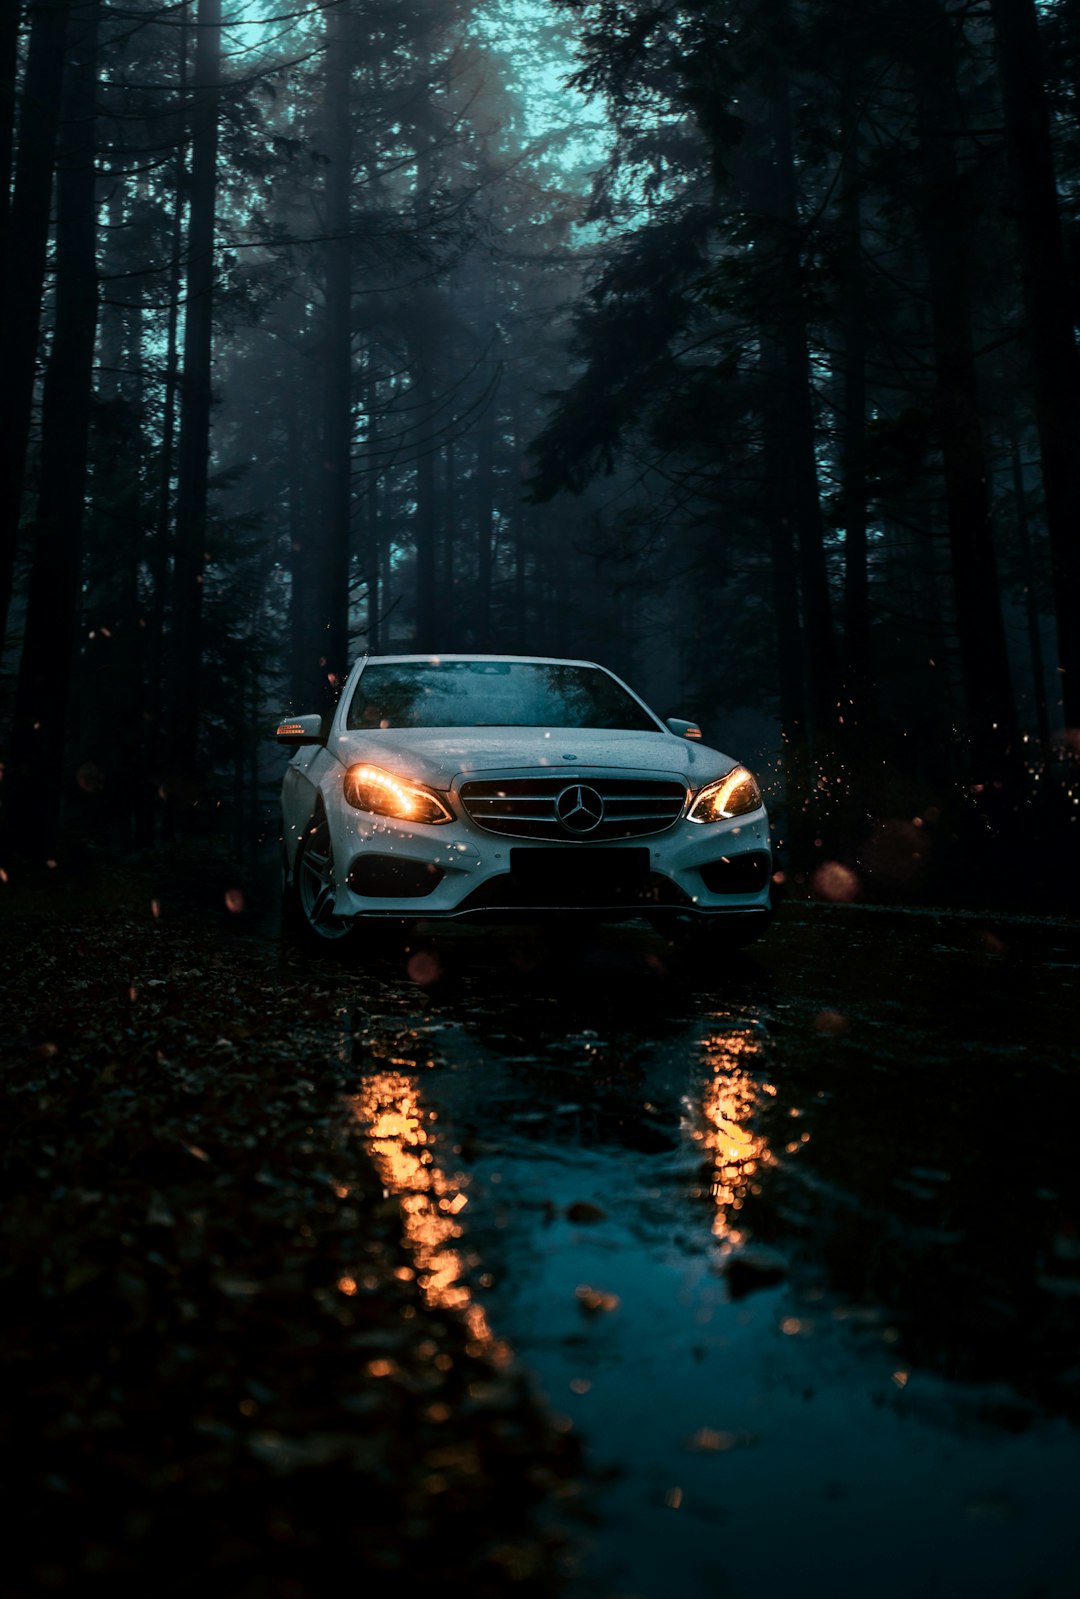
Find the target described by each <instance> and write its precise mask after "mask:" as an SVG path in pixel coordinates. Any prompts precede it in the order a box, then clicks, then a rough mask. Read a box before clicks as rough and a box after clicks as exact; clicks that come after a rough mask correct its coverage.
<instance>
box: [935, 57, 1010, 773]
mask: <svg viewBox="0 0 1080 1599" xmlns="http://www.w3.org/2000/svg"><path fill="white" fill-rule="evenodd" d="M919 114H920V123H921V129H920V135H919V154H920V164H921V171H922V203H921V211H922V229H923V243H924V247H925V250H926V259H927V267H928V275H929V287H930V307H931V321H932V328H933V340H934V354H935V360H936V369H937V391H936V412H937V424H938V431H939V436H940V440H941V454H942V466H943V470H944V477H945V502H946V509H947V515H948V523H949V549H950V554H951V558H952V573H953V588H954V594H955V601H956V626H957V634H958V639H959V647H960V667H961V678H962V681H963V686H964V704H965V710H966V713H967V721H968V727H969V731H970V734H971V740H972V754H973V757H974V761H975V768H974V770H973V775H974V776H975V777H976V778H977V779H978V780H979V781H981V782H983V783H991V782H996V781H1001V780H1003V779H1004V777H1005V775H1006V772H1007V769H1008V758H1009V757H1008V751H1009V749H1010V748H1012V749H1013V750H1014V751H1015V747H1016V719H1015V711H1014V708H1013V692H1012V681H1011V677H1010V673H1009V658H1008V651H1007V646H1006V638H1005V624H1004V620H1003V617H1002V610H1001V596H1000V590H999V587H998V577H997V560H996V556H995V552H994V538H993V527H992V521H991V506H990V491H989V470H988V463H987V458H986V451H985V446H984V443H983V438H982V430H981V427H980V424H979V389H978V381H977V374H976V368H975V353H974V342H973V337H972V331H971V328H972V308H971V285H970V279H969V265H968V239H967V228H966V225H965V215H964V199H965V196H964V188H963V184H962V181H961V176H960V172H959V169H958V163H957V155H956V141H955V135H954V133H953V128H954V127H955V125H956V122H955V117H956V113H955V107H954V102H953V96H952V93H951V91H950V86H949V85H947V84H945V83H944V82H942V81H940V79H939V80H938V81H936V82H935V81H934V80H933V79H931V82H930V83H929V85H928V86H927V87H926V88H925V89H924V91H923V94H922V96H921V97H920V105H919Z"/></svg>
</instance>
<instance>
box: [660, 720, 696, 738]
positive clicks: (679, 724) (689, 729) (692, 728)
mask: <svg viewBox="0 0 1080 1599" xmlns="http://www.w3.org/2000/svg"><path fill="white" fill-rule="evenodd" d="M667 725H668V726H669V727H670V729H671V731H672V732H673V733H674V734H675V737H676V738H700V737H701V729H700V727H699V726H698V725H697V723H696V722H684V721H683V719H682V717H681V716H669V717H668V719H667Z"/></svg>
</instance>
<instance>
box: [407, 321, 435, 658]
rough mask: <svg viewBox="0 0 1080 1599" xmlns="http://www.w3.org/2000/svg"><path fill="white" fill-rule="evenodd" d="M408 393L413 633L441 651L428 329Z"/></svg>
mask: <svg viewBox="0 0 1080 1599" xmlns="http://www.w3.org/2000/svg"><path fill="white" fill-rule="evenodd" d="M413 360H414V365H413V386H412V391H411V392H412V394H413V396H414V403H415V407H416V416H417V417H418V419H419V420H418V422H417V428H418V444H417V449H418V451H419V453H418V455H417V460H416V516H415V520H414V532H415V536H416V630H415V642H416V648H417V649H419V650H434V649H441V648H442V642H441V639H440V637H439V623H438V611H437V594H436V582H435V575H436V565H435V556H436V544H437V542H438V540H437V533H436V529H437V521H436V503H435V493H436V491H435V440H434V436H433V435H434V425H433V415H432V413H433V409H434V383H433V380H432V371H431V347H430V329H429V328H427V327H426V326H425V327H424V328H423V329H422V330H421V332H420V334H419V337H418V339H417V341H416V346H415V354H414V357H413Z"/></svg>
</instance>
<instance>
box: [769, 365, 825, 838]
mask: <svg viewBox="0 0 1080 1599" xmlns="http://www.w3.org/2000/svg"><path fill="white" fill-rule="evenodd" d="M763 376H764V379H765V394H764V418H763V452H762V468H763V478H764V489H765V496H764V498H765V509H766V513H767V515H768V524H769V539H770V557H771V567H772V598H773V621H774V623H775V627H776V667H777V685H778V689H779V700H780V734H781V739H782V741H783V759H784V790H785V795H786V799H787V811H788V837H789V840H790V842H791V846H792V853H793V855H794V857H795V859H796V860H797V861H799V862H800V863H802V862H804V861H805V858H806V855H807V844H808V835H809V833H810V831H811V830H812V827H813V819H812V817H811V816H810V802H811V791H810V760H809V749H808V739H807V728H806V683H805V675H804V668H803V648H802V627H801V624H800V620H799V577H798V554H797V550H796V543H795V532H794V528H793V527H792V521H791V514H790V506H789V504H788V499H787V494H786V493H785V491H784V484H785V482H786V472H787V443H786V435H785V428H784V422H785V407H784V403H783V389H784V381H785V375H784V370H783V359H782V355H781V352H780V351H779V350H778V349H777V348H776V346H775V345H771V344H769V345H766V349H765V356H764V361H763Z"/></svg>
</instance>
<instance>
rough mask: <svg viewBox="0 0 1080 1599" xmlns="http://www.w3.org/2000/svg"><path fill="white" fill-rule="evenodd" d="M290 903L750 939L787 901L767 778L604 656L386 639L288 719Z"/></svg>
mask: <svg viewBox="0 0 1080 1599" xmlns="http://www.w3.org/2000/svg"><path fill="white" fill-rule="evenodd" d="M277 739H278V742H279V743H280V744H284V745H286V746H289V747H292V748H294V749H295V754H294V755H293V758H292V760H291V761H290V762H289V765H288V768H287V769H286V772H285V779H284V784H283V789H282V811H283V817H284V832H283V841H284V884H285V898H286V910H287V912H288V915H289V918H290V920H291V921H292V922H293V924H294V925H296V926H297V927H298V929H299V931H300V932H301V933H302V934H303V935H304V936H305V937H306V938H307V940H308V941H309V942H316V943H317V942H320V941H328V940H337V939H340V938H343V937H344V936H345V935H347V934H348V933H349V932H350V931H352V930H353V929H354V928H356V927H357V926H363V925H367V926H371V925H372V924H374V923H378V922H383V923H386V922H397V923H399V924H400V923H401V922H403V921H407V922H409V923H412V922H415V921H417V920H422V921H424V922H426V923H434V922H438V921H447V920H454V919H458V918H462V917H469V918H473V919H474V920H476V921H501V920H506V919H507V918H510V919H514V920H519V921H530V920H539V919H541V918H543V917H546V916H549V915H550V914H551V913H553V912H556V913H585V914H587V915H589V916H592V917H595V918H596V919H598V920H601V921H606V920H612V919H625V918H627V917H641V916H647V917H649V918H651V919H652V921H653V922H654V923H655V924H656V925H657V926H658V927H660V928H661V929H664V930H667V931H670V932H672V933H674V932H677V931H678V930H679V929H680V927H682V926H687V925H691V924H694V925H700V926H702V927H707V928H709V929H712V930H714V931H716V932H718V933H720V934H721V935H723V937H724V939H725V941H726V942H730V943H746V942H749V941H750V940H751V939H753V938H755V937H757V936H758V934H759V933H761V932H763V931H764V929H765V927H766V926H767V925H768V922H769V917H770V887H771V880H772V857H771V853H770V848H769V824H768V818H767V816H766V814H765V808H764V806H763V804H762V801H761V792H760V790H759V788H758V785H757V782H756V781H755V779H754V777H753V775H752V774H751V773H750V772H748V771H747V769H746V768H745V767H744V766H740V765H739V764H738V762H736V761H734V760H732V758H731V757H730V756H728V755H722V754H721V753H720V752H719V751H718V750H714V749H710V748H708V746H707V745H705V744H703V743H701V741H700V740H701V734H700V732H699V731H698V729H697V728H696V727H695V726H694V725H693V723H690V722H681V721H675V720H671V721H669V722H667V723H665V722H662V721H661V720H660V718H659V717H658V716H656V715H655V714H654V713H653V712H652V711H651V710H650V709H649V707H648V706H647V705H646V704H645V703H644V702H643V701H642V700H640V699H639V698H638V696H637V695H636V694H635V693H634V692H633V691H632V690H631V689H629V688H628V687H627V686H626V684H625V683H623V682H622V681H621V680H620V679H619V678H617V677H616V676H615V675H614V674H613V673H612V672H609V671H607V670H606V669H605V668H604V667H602V666H596V665H594V664H593V662H591V661H569V660H553V659H548V658H545V657H542V656H531V655H381V656H378V655H367V656H365V657H364V658H363V659H362V660H361V661H359V662H358V663H357V664H356V666H355V667H354V668H353V670H352V671H351V672H350V674H349V677H348V679H347V680H346V683H345V687H344V689H343V691H342V694H341V697H340V699H339V701H338V704H337V707H336V709H335V710H334V711H333V712H332V713H331V714H329V715H328V716H327V717H325V718H324V717H322V716H318V715H314V716H298V717H290V718H288V719H287V720H285V721H283V722H282V723H281V724H280V726H279V727H278V729H277Z"/></svg>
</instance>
